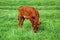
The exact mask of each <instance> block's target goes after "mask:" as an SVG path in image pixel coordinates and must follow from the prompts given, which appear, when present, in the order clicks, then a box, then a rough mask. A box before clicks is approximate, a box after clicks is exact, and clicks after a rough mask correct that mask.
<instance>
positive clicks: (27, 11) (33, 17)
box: [18, 6, 41, 32]
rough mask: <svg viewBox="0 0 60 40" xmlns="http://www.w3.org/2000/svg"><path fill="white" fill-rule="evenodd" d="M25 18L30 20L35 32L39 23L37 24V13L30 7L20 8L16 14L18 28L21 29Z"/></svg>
mask: <svg viewBox="0 0 60 40" xmlns="http://www.w3.org/2000/svg"><path fill="white" fill-rule="evenodd" d="M25 18H26V19H29V20H30V22H31V24H32V27H33V30H34V32H36V31H37V30H38V25H39V24H40V23H41V22H39V13H38V11H37V10H36V9H35V8H33V7H30V6H21V7H20V8H19V13H18V27H21V25H22V24H23V21H24V19H25Z"/></svg>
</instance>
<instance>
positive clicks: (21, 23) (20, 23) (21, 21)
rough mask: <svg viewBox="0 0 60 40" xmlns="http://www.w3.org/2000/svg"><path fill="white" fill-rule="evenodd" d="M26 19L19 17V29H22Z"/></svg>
mask: <svg viewBox="0 0 60 40" xmlns="http://www.w3.org/2000/svg"><path fill="white" fill-rule="evenodd" d="M23 21H24V18H23V17H18V28H20V27H21V26H22V25H23Z"/></svg>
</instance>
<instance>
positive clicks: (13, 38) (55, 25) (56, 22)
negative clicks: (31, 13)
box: [0, 0, 60, 40]
mask: <svg viewBox="0 0 60 40" xmlns="http://www.w3.org/2000/svg"><path fill="white" fill-rule="evenodd" d="M21 5H24V6H33V7H34V8H36V9H37V10H38V11H39V15H40V19H39V20H40V21H41V22H42V24H41V25H40V26H39V30H38V31H37V33H34V31H33V28H32V27H31V23H30V21H29V20H27V19H26V20H25V21H24V24H23V26H22V28H20V30H18V8H19V6H21ZM0 40H60V0H38V1H37V0H30V1H29V0H21V1H19V0H10V1H9V0H1V1H0Z"/></svg>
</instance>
